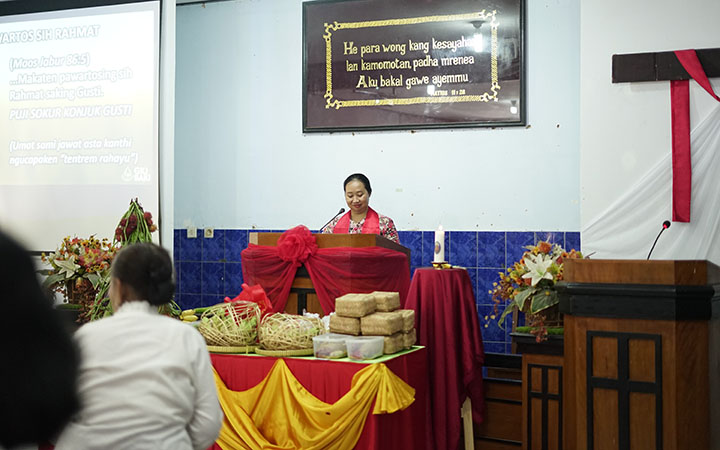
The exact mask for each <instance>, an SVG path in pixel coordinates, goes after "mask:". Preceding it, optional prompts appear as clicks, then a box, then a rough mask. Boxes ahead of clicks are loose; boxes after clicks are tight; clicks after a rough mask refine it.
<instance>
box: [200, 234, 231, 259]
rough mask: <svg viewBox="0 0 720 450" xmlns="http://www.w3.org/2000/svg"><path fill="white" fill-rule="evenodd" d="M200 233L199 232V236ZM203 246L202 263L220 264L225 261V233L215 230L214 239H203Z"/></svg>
mask: <svg viewBox="0 0 720 450" xmlns="http://www.w3.org/2000/svg"><path fill="white" fill-rule="evenodd" d="M199 234H200V231H198V235H199ZM201 239H202V240H203V244H202V261H203V262H220V261H224V259H225V231H224V230H214V232H213V237H212V238H205V237H202V238H201Z"/></svg>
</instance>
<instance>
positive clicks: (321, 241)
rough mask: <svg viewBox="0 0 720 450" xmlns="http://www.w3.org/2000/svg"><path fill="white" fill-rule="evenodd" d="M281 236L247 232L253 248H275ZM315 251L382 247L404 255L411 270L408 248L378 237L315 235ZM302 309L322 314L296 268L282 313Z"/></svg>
mask: <svg viewBox="0 0 720 450" xmlns="http://www.w3.org/2000/svg"><path fill="white" fill-rule="evenodd" d="M280 236H282V233H250V236H249V242H250V243H251V244H256V245H268V246H276V245H277V241H278V239H279V238H280ZM314 236H315V241H316V243H317V246H318V248H331V247H352V248H361V247H382V248H387V249H390V250H396V251H399V252H401V253H404V254H405V256H407V261H408V271H410V249H409V248H407V247H403V246H402V245H400V244H398V243H395V242H393V241H391V240H389V239H387V238H384V237H382V236H380V235H377V234H315V235H314ZM303 310H305V311H307V312H312V313H318V314H320V315H321V316H322V315H324V312H323V310H322V307H320V301H319V300H318V298H317V294H316V293H315V288H314V287H313V285H312V281H311V280H310V276H309V275H308V272H307V269H305V266H302V267H299V268H298V271H297V274H296V275H295V279H294V280H293V284H292V287H291V288H290V295H289V296H288V301H287V304H286V305H285V312H286V313H289V314H302V313H303Z"/></svg>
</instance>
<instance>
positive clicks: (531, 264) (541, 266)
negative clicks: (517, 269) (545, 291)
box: [522, 254, 553, 286]
mask: <svg viewBox="0 0 720 450" xmlns="http://www.w3.org/2000/svg"><path fill="white" fill-rule="evenodd" d="M524 262H525V265H526V266H527V268H528V269H530V272H528V273H526V274H525V275H523V276H522V277H523V278H532V281H531V282H530V284H531V285H532V286H535V285H537V284H538V283H539V282H540V280H542V279H547V280H552V279H553V276H552V274H551V273H550V272H548V269H549V268H550V266H551V265H552V263H553V259H552V257H550V256H548V255H543V254H539V255H528V256H526V257H525V258H524Z"/></svg>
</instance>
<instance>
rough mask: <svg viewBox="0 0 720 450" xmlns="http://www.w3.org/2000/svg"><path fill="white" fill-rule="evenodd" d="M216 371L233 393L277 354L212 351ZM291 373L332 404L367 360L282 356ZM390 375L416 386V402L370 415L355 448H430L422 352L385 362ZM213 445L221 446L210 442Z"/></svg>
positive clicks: (246, 385)
mask: <svg viewBox="0 0 720 450" xmlns="http://www.w3.org/2000/svg"><path fill="white" fill-rule="evenodd" d="M210 356H211V359H212V363H213V366H214V367H215V370H216V371H217V373H218V375H220V378H221V379H222V380H223V381H224V382H225V385H226V386H227V387H228V388H229V389H231V390H234V391H242V390H246V389H248V388H250V387H252V386H255V385H256V384H258V383H259V382H260V381H261V380H262V379H264V378H265V376H266V375H267V373H268V372H269V371H270V368H271V367H272V365H273V363H274V362H275V360H276V359H277V358H271V357H265V356H245V355H219V354H211V355H210ZM285 363H286V364H287V366H288V368H289V369H290V371H291V372H292V373H293V375H295V377H296V378H297V380H298V381H299V382H300V383H302V385H303V386H304V387H305V388H306V389H307V390H308V391H309V392H310V393H312V394H313V395H314V396H315V397H317V398H319V399H320V400H322V401H324V402H326V403H334V402H335V401H337V400H338V399H339V398H340V397H342V396H343V395H344V394H345V393H347V391H349V390H350V382H351V380H352V377H353V375H355V373H356V372H358V371H359V370H361V369H363V368H364V367H365V366H366V365H367V364H363V363H354V362H342V361H325V360H316V359H303V358H285ZM384 364H385V365H386V366H387V367H388V368H389V369H390V370H391V371H392V372H393V373H394V374H395V375H397V376H399V377H400V378H402V379H403V380H404V381H405V382H406V383H408V384H409V385H410V386H411V387H413V388H415V401H414V402H413V404H412V405H410V406H409V407H407V408H406V409H405V410H403V411H398V412H395V413H393V414H380V415H374V414H372V413H370V414H369V415H368V419H367V421H366V422H365V428H364V430H363V433H362V435H361V436H360V440H359V441H358V443H357V446H356V447H355V448H356V449H368V450H376V449H387V450H397V449H408V450H415V449H427V450H429V449H431V448H432V445H431V428H430V423H429V411H428V408H429V405H428V402H427V389H428V386H427V384H428V380H427V358H426V350H425V349H418V350H416V351H414V352H410V353H406V354H403V355H400V356H398V357H396V358H393V359H391V360H389V361H386V362H385V363H384ZM211 448H213V449H220V447H219V446H217V445H215V446H213V447H211Z"/></svg>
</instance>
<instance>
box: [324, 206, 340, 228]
mask: <svg viewBox="0 0 720 450" xmlns="http://www.w3.org/2000/svg"><path fill="white" fill-rule="evenodd" d="M344 212H345V208H340V211H338V213H337V214H335V215H334V216H333V218H332V219H330V220H328V221H327V222H326V223H325V225H323V226H321V227H320V232H322V230H323V229H324V228H325V227H326V226H328V224H329V223H330V222H332V221H333V220H335V218H336V217H337V216H339V215H340V214H342V213H344Z"/></svg>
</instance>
